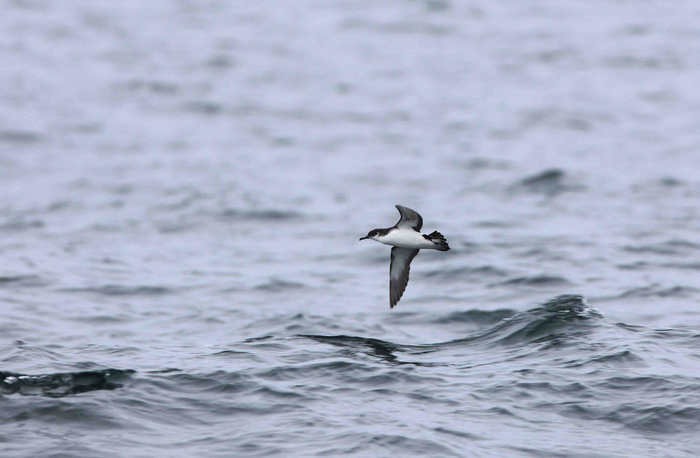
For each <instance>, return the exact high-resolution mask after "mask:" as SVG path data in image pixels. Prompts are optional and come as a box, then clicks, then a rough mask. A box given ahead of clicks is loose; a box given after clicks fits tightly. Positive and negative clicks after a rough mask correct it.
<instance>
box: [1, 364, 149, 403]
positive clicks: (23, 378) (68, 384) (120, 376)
mask: <svg viewBox="0 0 700 458" xmlns="http://www.w3.org/2000/svg"><path fill="white" fill-rule="evenodd" d="M134 372H135V371H132V370H121V369H103V370H96V371H83V372H63V373H56V374H42V375H25V374H16V373H12V372H4V371H0V394H21V395H25V396H48V397H62V396H68V395H72V394H79V393H86V392H88V391H96V390H114V389H117V388H121V387H122V386H124V383H125V382H127V381H128V380H129V378H130V376H131V374H133V373H134Z"/></svg>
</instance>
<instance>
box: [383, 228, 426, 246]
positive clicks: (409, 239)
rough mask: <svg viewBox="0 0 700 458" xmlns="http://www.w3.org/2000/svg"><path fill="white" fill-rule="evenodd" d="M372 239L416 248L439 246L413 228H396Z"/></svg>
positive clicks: (392, 244) (386, 243)
mask: <svg viewBox="0 0 700 458" xmlns="http://www.w3.org/2000/svg"><path fill="white" fill-rule="evenodd" d="M372 240H376V241H377V242H380V243H383V244H385V245H391V246H395V247H399V248H416V249H419V250H435V249H437V246H436V245H435V244H434V243H433V242H431V241H430V240H428V239H426V238H425V237H423V235H422V234H421V233H420V232H416V231H414V230H413V229H394V230H393V231H391V232H389V233H388V234H387V235H385V236H384V237H373V238H372Z"/></svg>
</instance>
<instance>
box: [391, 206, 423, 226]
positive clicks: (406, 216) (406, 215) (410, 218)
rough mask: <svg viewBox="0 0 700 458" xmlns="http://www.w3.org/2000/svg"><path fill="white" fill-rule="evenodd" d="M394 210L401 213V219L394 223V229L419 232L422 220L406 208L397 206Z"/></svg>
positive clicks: (416, 213)
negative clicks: (410, 229)
mask: <svg viewBox="0 0 700 458" xmlns="http://www.w3.org/2000/svg"><path fill="white" fill-rule="evenodd" d="M396 209H397V210H398V211H399V213H401V219H400V220H399V222H398V223H396V227H398V228H399V229H403V228H412V229H415V230H417V231H420V230H421V228H422V227H423V218H421V216H420V215H419V214H418V212H415V211H413V210H411V209H410V208H406V207H404V206H403V205H397V206H396Z"/></svg>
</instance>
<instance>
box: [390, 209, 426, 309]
mask: <svg viewBox="0 0 700 458" xmlns="http://www.w3.org/2000/svg"><path fill="white" fill-rule="evenodd" d="M413 213H415V212H413ZM417 214H418V213H416V215H417ZM419 218H420V216H419ZM419 251H420V250H416V249H413V248H398V247H393V248H392V249H391V267H390V268H389V305H390V308H392V309H393V308H394V307H395V306H396V304H398V303H399V299H401V296H403V292H404V291H405V290H406V285H407V284H408V274H409V272H410V271H411V261H413V258H415V257H416V255H417V254H418V252H419Z"/></svg>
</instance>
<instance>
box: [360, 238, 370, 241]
mask: <svg viewBox="0 0 700 458" xmlns="http://www.w3.org/2000/svg"><path fill="white" fill-rule="evenodd" d="M368 238H369V237H362V238H361V239H360V241H362V240H364V239H368Z"/></svg>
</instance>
